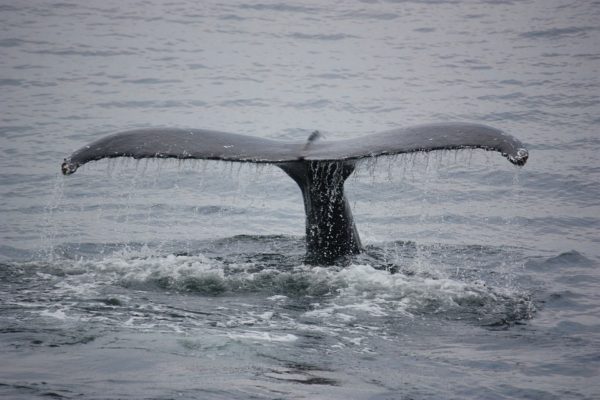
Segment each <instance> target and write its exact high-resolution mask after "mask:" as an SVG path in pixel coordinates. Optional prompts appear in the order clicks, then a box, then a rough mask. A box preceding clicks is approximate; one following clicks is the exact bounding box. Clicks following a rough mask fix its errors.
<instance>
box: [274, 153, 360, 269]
mask: <svg viewBox="0 0 600 400" xmlns="http://www.w3.org/2000/svg"><path fill="white" fill-rule="evenodd" d="M278 166H279V167H280V168H281V169H282V170H284V171H285V172H286V173H287V174H288V175H289V176H290V177H291V178H292V179H293V180H294V181H295V182H296V183H297V184H298V186H299V187H300V191H301V192H302V197H303V199H304V211H305V213H306V259H305V262H306V263H307V264H333V263H335V262H337V261H340V260H341V259H342V258H344V257H345V256H348V255H352V254H358V253H360V251H361V243H360V237H359V236H358V231H357V230H356V226H355V225H354V219H353V217H352V211H351V209H350V205H349V204H348V200H347V199H346V196H345V193H344V182H345V181H346V179H347V178H348V177H349V176H350V175H351V174H352V172H353V171H354V167H355V166H354V162H349V161H306V160H302V161H295V162H288V163H282V164H278Z"/></svg>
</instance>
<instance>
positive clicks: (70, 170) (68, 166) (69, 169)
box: [60, 158, 79, 175]
mask: <svg viewBox="0 0 600 400" xmlns="http://www.w3.org/2000/svg"><path fill="white" fill-rule="evenodd" d="M78 167H79V165H77V164H75V163H72V162H71V161H69V160H67V159H66V158H65V159H64V161H63V163H62V164H61V166H60V170H61V171H62V173H63V175H71V174H74V173H75V171H77V168H78Z"/></svg>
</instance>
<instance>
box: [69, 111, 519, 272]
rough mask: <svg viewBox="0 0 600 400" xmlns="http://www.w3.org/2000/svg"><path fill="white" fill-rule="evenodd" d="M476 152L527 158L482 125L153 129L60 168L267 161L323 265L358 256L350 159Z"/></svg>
mask: <svg viewBox="0 0 600 400" xmlns="http://www.w3.org/2000/svg"><path fill="white" fill-rule="evenodd" d="M472 148H479V149H484V150H489V151H497V152H500V153H501V154H502V155H504V156H505V157H506V158H507V159H508V160H509V161H510V162H511V163H513V164H515V165H519V166H522V165H524V164H525V163H526V162H527V159H528V156H529V153H528V152H527V150H526V149H525V147H524V146H523V144H522V143H521V142H520V141H518V140H517V139H515V138H514V137H512V136H510V135H508V134H506V133H504V132H502V131H500V130H498V129H495V128H492V127H489V126H485V125H479V124H467V123H447V124H429V125H419V126H414V127H408V128H402V129H395V130H390V131H386V132H381V133H378V134H374V135H370V136H368V137H361V138H355V139H346V140H338V141H325V140H322V138H321V135H320V133H319V132H318V131H315V132H313V133H312V134H311V135H310V136H309V138H308V140H307V141H306V142H287V141H278V140H270V139H264V138H257V137H252V136H245V135H239V134H233V133H225V132H217V131H209V130H201V129H174V128H153V129H138V130H131V131H126V132H120V133H116V134H114V135H110V136H107V137H104V138H102V139H99V140H97V141H95V142H93V143H90V144H89V145H87V146H84V147H83V148H81V149H79V150H77V151H75V152H74V153H73V154H71V156H69V157H67V158H65V160H64V162H63V163H62V165H61V170H62V172H63V174H65V175H70V174H72V173H74V172H75V171H77V169H78V168H79V167H80V166H81V165H83V164H85V163H87V162H90V161H95V160H100V159H103V158H113V157H132V158H134V159H141V158H177V159H206V160H224V161H237V162H251V163H268V164H273V165H276V166H278V167H279V168H281V169H282V170H283V171H285V172H286V173H287V174H288V175H289V176H290V177H291V178H292V179H293V180H294V181H295V182H296V183H297V184H298V186H299V188H300V190H301V192H302V196H303V199H304V209H305V212H306V248H307V257H306V262H308V263H312V264H331V263H334V262H336V260H339V259H340V258H342V257H344V256H348V255H352V254H356V253H359V252H360V251H361V243H360V238H359V235H358V231H357V229H356V226H355V224H354V220H353V217H352V212H351V210H350V206H349V204H348V201H347V199H346V196H345V194H344V182H345V180H346V179H347V178H348V177H349V176H350V175H351V174H352V172H353V171H354V168H355V163H356V161H357V160H360V159H363V158H367V157H378V156H383V155H394V154H401V153H411V152H428V151H433V150H452V149H472Z"/></svg>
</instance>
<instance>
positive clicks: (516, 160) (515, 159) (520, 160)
mask: <svg viewBox="0 0 600 400" xmlns="http://www.w3.org/2000/svg"><path fill="white" fill-rule="evenodd" d="M528 158H529V152H528V151H527V149H525V148H522V147H521V148H520V149H517V152H516V153H515V154H514V155H512V154H511V155H510V156H508V161H510V162H511V163H513V164H515V165H518V166H519V167H522V166H523V165H525V163H526V162H527V159H528Z"/></svg>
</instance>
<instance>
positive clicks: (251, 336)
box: [227, 331, 298, 342]
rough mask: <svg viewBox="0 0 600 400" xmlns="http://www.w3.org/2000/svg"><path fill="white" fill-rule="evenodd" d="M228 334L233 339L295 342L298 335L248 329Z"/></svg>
mask: <svg viewBox="0 0 600 400" xmlns="http://www.w3.org/2000/svg"><path fill="white" fill-rule="evenodd" d="M227 336H228V337H229V338H230V339H233V340H242V341H248V340H250V341H252V340H259V341H265V342H295V341H296V340H298V336H296V335H293V334H291V333H288V334H284V335H276V334H273V333H270V332H259V331H246V332H241V333H228V334H227Z"/></svg>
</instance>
